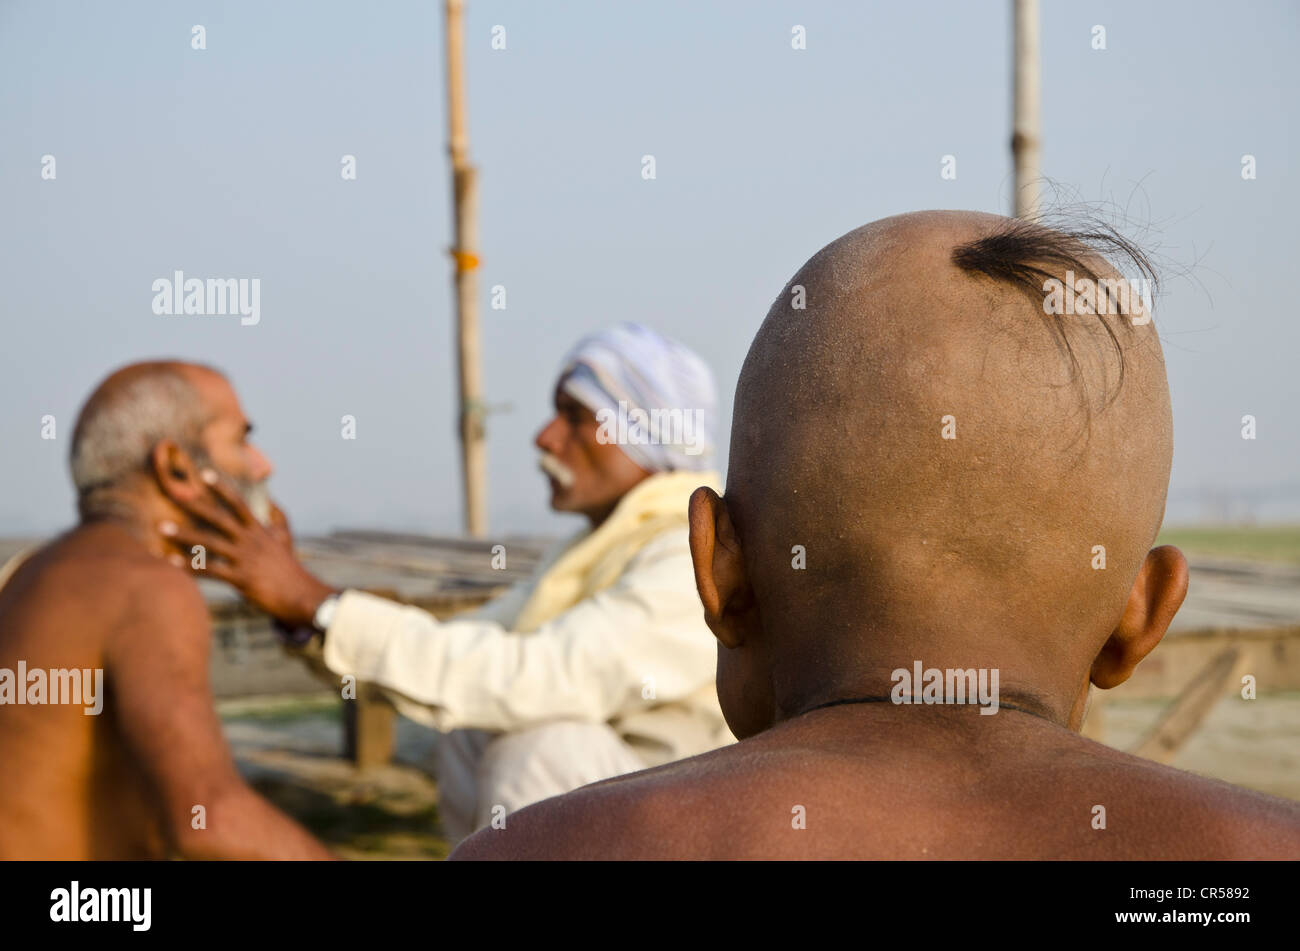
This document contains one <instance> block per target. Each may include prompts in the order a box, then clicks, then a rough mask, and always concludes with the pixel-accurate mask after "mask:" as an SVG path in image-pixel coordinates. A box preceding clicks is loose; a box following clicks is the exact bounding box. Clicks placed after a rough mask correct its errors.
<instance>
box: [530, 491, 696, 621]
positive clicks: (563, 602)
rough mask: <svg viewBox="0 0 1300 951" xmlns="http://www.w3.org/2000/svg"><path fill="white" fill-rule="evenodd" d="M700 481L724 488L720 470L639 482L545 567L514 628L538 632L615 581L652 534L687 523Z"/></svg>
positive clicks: (655, 534)
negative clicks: (689, 502)
mask: <svg viewBox="0 0 1300 951" xmlns="http://www.w3.org/2000/svg"><path fill="white" fill-rule="evenodd" d="M702 485H707V486H709V487H710V488H712V489H713V490H714V491H715V492H721V491H722V489H721V481H720V479H719V476H718V474H717V473H716V472H687V471H677V472H657V473H655V474H654V475H652V476H650V477H649V478H647V479H644V480H642V481H641V482H639V483H638V484H637V485H636V487H635V488H633V489H632V491H630V492H628V493H627V495H625V496H623V498H622V499H620V500H619V502H618V505H617V506H615V508H614V511H613V512H611V513H610V515H609V518H607V519H605V521H604V522H603V523H601V525H600V527H599V528H597V529H596V530H595V531H594V532H593V531H590V530H588V531H586V532H583V533H582V534H581V535H579V536H578V537H577V538H575V539H574V540H573V541H572V542H571V543H570V544H569V546H568V547H567V548H566V549H565V550H564V552H563V553H562V554H561V555H560V556H559V557H558V558H556V559H555V561H554V562H552V564H551V566H550V567H549V568H547V569H546V570H545V572H543V574H542V576H541V577H540V578H538V580H537V584H536V585H535V586H534V587H533V590H532V592H531V593H530V594H529V596H528V600H527V601H526V602H525V603H524V606H523V608H522V609H521V610H520V611H519V616H518V617H517V618H515V623H514V624H513V625H511V628H512V630H515V631H521V632H530V631H535V630H537V628H539V627H541V626H542V625H543V624H545V623H546V622H547V621H549V620H551V619H552V618H554V617H556V616H558V615H560V614H563V613H564V612H565V611H567V610H569V608H571V607H573V606H574V605H575V604H577V603H578V602H580V601H584V600H586V599H587V598H589V597H591V596H592V595H593V594H596V593H597V592H598V591H602V590H604V589H605V588H608V587H609V586H610V585H612V584H613V583H614V582H615V581H616V580H617V579H618V577H619V575H621V574H622V573H623V570H624V569H625V568H626V567H627V563H628V562H629V561H631V560H632V558H633V556H634V555H636V553H637V552H639V551H640V550H641V549H642V548H644V547H645V545H646V544H647V543H649V542H650V540H651V539H653V538H654V537H655V536H657V535H659V534H661V533H662V532H665V531H667V530H668V529H671V528H678V527H681V526H683V525H686V524H687V518H688V516H687V501H688V500H689V499H690V497H691V493H692V492H694V491H695V490H696V489H697V488H699V487H700V486H702Z"/></svg>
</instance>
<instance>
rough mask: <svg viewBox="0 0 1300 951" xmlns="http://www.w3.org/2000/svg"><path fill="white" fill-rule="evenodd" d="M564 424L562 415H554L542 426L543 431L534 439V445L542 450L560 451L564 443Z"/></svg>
mask: <svg viewBox="0 0 1300 951" xmlns="http://www.w3.org/2000/svg"><path fill="white" fill-rule="evenodd" d="M563 425H564V421H563V420H561V419H560V417H558V416H556V417H554V418H553V419H552V420H551V421H550V422H549V423H547V424H546V425H545V426H543V427H542V429H541V432H539V433H538V434H537V438H536V439H534V440H533V445H535V446H536V447H537V448H538V449H540V450H542V452H549V453H552V454H554V453H557V452H559V450H560V447H561V445H563V443H564V438H563V434H562V433H561V428H562V427H563Z"/></svg>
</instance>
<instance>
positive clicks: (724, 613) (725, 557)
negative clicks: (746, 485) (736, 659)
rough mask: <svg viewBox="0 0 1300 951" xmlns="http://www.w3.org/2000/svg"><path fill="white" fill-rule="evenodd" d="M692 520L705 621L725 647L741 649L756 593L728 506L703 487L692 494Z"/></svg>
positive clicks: (697, 586)
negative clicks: (751, 584)
mask: <svg viewBox="0 0 1300 951" xmlns="http://www.w3.org/2000/svg"><path fill="white" fill-rule="evenodd" d="M690 517H691V562H692V564H693V565H694V566H695V589H696V591H698V592H699V594H700V603H701V604H703V605H704V621H705V623H706V624H708V625H709V630H711V631H712V632H713V635H714V637H716V638H717V639H718V640H719V641H721V642H722V644H723V646H724V647H739V646H740V645H741V644H743V643H744V642H745V623H744V622H745V615H747V614H748V613H749V611H750V610H751V609H752V608H753V606H754V593H753V590H752V589H751V588H750V586H749V575H748V574H747V573H746V572H745V559H744V554H743V552H742V551H741V548H740V538H739V536H738V535H737V534H736V527H735V526H734V525H733V524H732V522H731V514H730V513H729V512H728V511H727V503H726V501H725V500H723V499H720V498H718V493H716V492H714V491H713V490H712V489H710V488H708V487H707V486H700V488H698V489H696V490H695V491H694V492H693V493H692V494H691V503H690Z"/></svg>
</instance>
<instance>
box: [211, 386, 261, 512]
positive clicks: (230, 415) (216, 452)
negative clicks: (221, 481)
mask: <svg viewBox="0 0 1300 951" xmlns="http://www.w3.org/2000/svg"><path fill="white" fill-rule="evenodd" d="M193 382H194V385H195V387H196V388H197V389H198V391H199V394H200V396H201V398H202V399H203V402H204V405H205V406H206V408H207V410H208V412H209V414H210V418H209V421H208V424H207V425H206V426H205V427H204V428H203V436H202V442H203V450H204V451H205V452H206V453H207V455H208V459H209V460H210V461H211V463H212V467H213V468H214V469H216V470H217V472H219V473H220V474H222V475H224V476H226V477H227V478H229V479H231V480H232V481H233V482H234V483H235V484H236V485H237V486H238V487H239V490H240V493H241V494H242V495H243V496H244V500H245V501H246V502H247V503H248V505H249V507H250V508H251V509H252V511H253V514H254V515H255V516H257V518H258V519H259V520H261V521H263V522H265V521H266V520H267V518H268V517H269V515H270V511H269V506H270V497H269V496H268V495H267V493H266V480H267V479H268V478H270V476H271V471H272V469H271V463H270V462H269V461H268V460H267V458H266V456H264V455H263V454H262V451H261V450H260V449H258V448H257V447H256V446H255V445H253V444H252V443H251V442H249V439H248V437H249V435H250V434H251V433H252V431H253V425H252V423H250V422H249V421H248V418H247V417H246V416H245V415H244V410H243V408H242V407H241V406H240V405H239V397H237V396H236V395H235V391H234V388H233V387H231V385H230V383H228V382H227V381H226V380H224V379H222V378H221V377H219V376H215V375H212V374H202V375H201V377H200V378H198V379H195V380H194V381H193Z"/></svg>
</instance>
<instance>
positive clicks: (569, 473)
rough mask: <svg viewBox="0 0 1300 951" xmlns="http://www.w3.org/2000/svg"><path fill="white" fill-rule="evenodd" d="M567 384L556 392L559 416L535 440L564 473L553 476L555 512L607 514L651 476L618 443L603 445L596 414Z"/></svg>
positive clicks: (556, 412)
mask: <svg viewBox="0 0 1300 951" xmlns="http://www.w3.org/2000/svg"><path fill="white" fill-rule="evenodd" d="M563 382H564V381H563V380H561V381H560V383H559V384H557V385H556V388H555V417H554V418H553V419H552V420H551V421H550V422H549V423H547V424H546V425H545V426H543V427H542V430H541V432H539V433H538V434H537V439H536V441H535V445H536V446H537V448H538V449H540V450H541V451H542V452H543V453H546V454H548V455H549V456H550V457H551V458H552V460H553V461H554V462H556V463H559V467H560V468H561V469H562V470H564V473H563V477H557V475H555V474H552V473H551V472H548V473H547V478H548V479H549V481H550V485H551V508H553V509H555V511H557V512H581V513H583V514H584V515H590V514H592V513H598V512H602V511H607V510H608V509H610V508H612V507H613V506H614V505H615V504H617V502H618V500H619V499H621V498H622V497H623V496H624V495H625V494H627V492H628V491H629V490H630V489H631V488H632V487H633V486H635V485H636V484H637V483H638V482H640V481H641V480H642V479H644V478H645V477H646V476H647V475H649V473H648V472H646V470H644V469H642V468H641V467H640V466H638V465H637V464H636V463H634V462H633V461H632V460H631V459H629V458H628V457H627V455H626V454H625V453H624V452H623V450H622V449H620V448H619V447H618V446H617V445H616V444H614V443H612V442H607V443H602V442H601V441H600V439H599V437H598V432H599V430H600V424H599V423H598V422H597V421H596V414H595V413H593V412H592V411H591V410H590V409H588V408H587V407H586V406H584V405H582V404H581V403H579V402H578V401H577V400H575V399H574V398H573V397H572V396H570V395H569V394H568V393H566V392H564V390H563V389H562V384H563ZM566 482H567V483H568V484H565V483H566Z"/></svg>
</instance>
